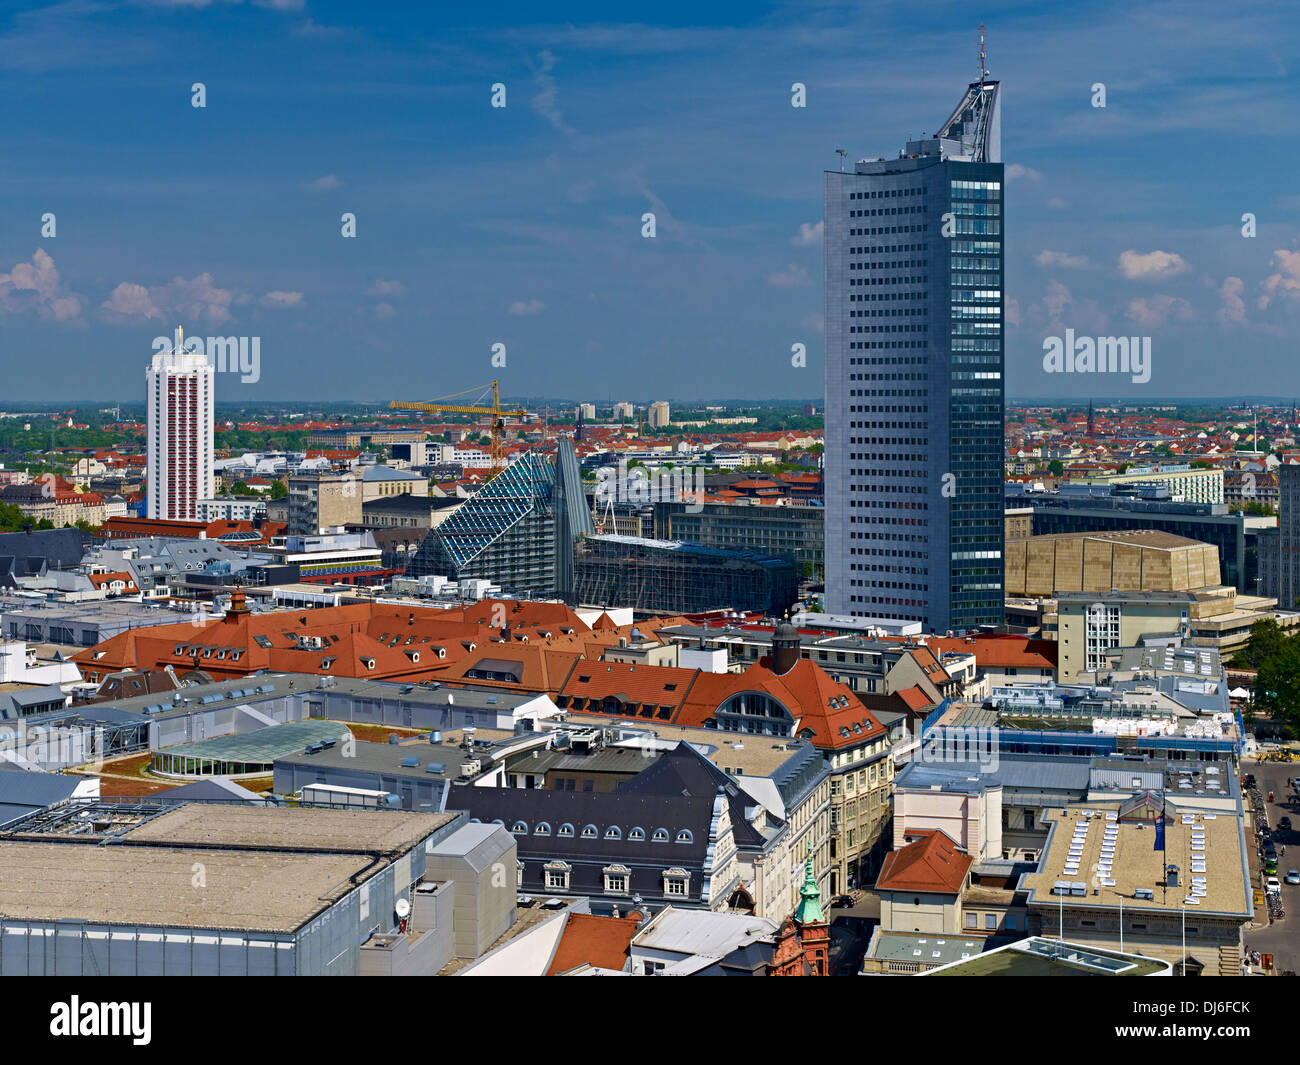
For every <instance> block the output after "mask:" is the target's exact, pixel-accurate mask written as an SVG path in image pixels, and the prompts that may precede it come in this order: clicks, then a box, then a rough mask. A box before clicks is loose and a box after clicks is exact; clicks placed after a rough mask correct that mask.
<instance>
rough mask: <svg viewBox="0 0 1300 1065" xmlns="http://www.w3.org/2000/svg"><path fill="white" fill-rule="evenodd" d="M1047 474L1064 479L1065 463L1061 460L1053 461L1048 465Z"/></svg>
mask: <svg viewBox="0 0 1300 1065" xmlns="http://www.w3.org/2000/svg"><path fill="white" fill-rule="evenodd" d="M1047 472H1048V473H1050V474H1051V475H1052V476H1053V477H1064V476H1065V463H1064V462H1062V461H1061V460H1060V459H1052V461H1051V462H1049V463H1048V464H1047Z"/></svg>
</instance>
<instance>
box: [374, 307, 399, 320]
mask: <svg viewBox="0 0 1300 1065" xmlns="http://www.w3.org/2000/svg"><path fill="white" fill-rule="evenodd" d="M396 313H397V308H396V307H394V306H393V305H392V304H391V303H381V304H379V305H377V306H376V307H375V317H376V318H378V319H380V320H381V321H383V320H385V319H388V318H392V317H393V315H395V314H396Z"/></svg>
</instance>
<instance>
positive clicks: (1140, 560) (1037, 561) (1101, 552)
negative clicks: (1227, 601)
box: [1006, 529, 1221, 597]
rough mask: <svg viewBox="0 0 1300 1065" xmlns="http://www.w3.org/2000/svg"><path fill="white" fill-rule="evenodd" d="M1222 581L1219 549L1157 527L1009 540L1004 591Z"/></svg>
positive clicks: (1170, 586) (1040, 592) (1183, 586)
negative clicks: (1156, 528) (1162, 530)
mask: <svg viewBox="0 0 1300 1065" xmlns="http://www.w3.org/2000/svg"><path fill="white" fill-rule="evenodd" d="M1220 584H1221V578H1220V569H1219V549H1218V548H1217V547H1215V546H1213V545H1212V544H1204V543H1201V542H1199V541H1197V540H1189V539H1187V538H1185V537H1182V536H1175V535H1173V534H1172V533H1166V532H1160V531H1158V530H1155V529H1138V530H1130V531H1124V532H1098V533H1066V534H1061V535H1056V536H1031V537H1028V538H1027V539H1019V540H1014V541H1013V540H1011V539H1010V538H1008V542H1007V544H1006V594H1007V595H1009V596H1031V597H1049V596H1053V595H1055V594H1056V593H1057V592H1108V591H1110V590H1111V589H1115V590H1117V591H1121V592H1170V591H1195V590H1198V589H1201V588H1211V587H1218V586H1219V585H1220Z"/></svg>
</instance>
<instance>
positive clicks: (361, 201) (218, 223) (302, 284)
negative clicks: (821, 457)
mask: <svg viewBox="0 0 1300 1065" xmlns="http://www.w3.org/2000/svg"><path fill="white" fill-rule="evenodd" d="M446 7H448V8H454V10H443V8H444V5H441V4H428V3H405V2H402V0H389V2H384V3H372V4H358V3H337V2H325V0H266V2H263V3H256V2H249V0H245V2H242V3H236V2H223V0H189V2H165V0H139V2H134V3H130V2H113V0H69V2H65V3H56V4H49V5H27V4H18V3H9V4H6V5H4V6H3V8H0V129H3V141H2V142H0V143H3V144H4V151H3V152H0V405H3V404H5V403H8V404H10V405H12V404H13V402H14V401H15V400H22V399H31V400H38V399H39V400H49V399H57V398H68V399H98V398H103V399H106V400H108V399H114V400H128V401H129V400H135V401H139V400H141V399H142V397H143V394H144V390H143V384H144V376H143V372H144V368H145V365H146V363H147V362H148V359H149V357H150V355H151V354H152V342H153V339H154V338H155V337H157V336H159V335H162V334H165V333H169V332H170V331H171V329H172V328H174V326H175V325H176V324H177V323H179V324H182V325H184V326H185V329H186V332H187V333H188V334H207V335H225V336H232V335H238V336H257V337H260V338H261V379H260V380H259V381H258V382H257V383H256V384H244V383H240V381H239V379H238V378H237V377H236V376H234V375H221V377H220V379H219V381H218V401H219V402H240V401H243V400H267V399H291V398H301V399H304V400H305V399H358V400H385V399H389V398H420V397H434V396H442V395H446V394H449V393H452V392H456V391H460V390H461V389H466V388H470V387H471V386H476V385H479V384H482V383H483V382H485V381H488V380H491V379H492V378H493V377H498V376H499V377H500V378H501V379H502V381H503V386H504V388H505V390H506V391H507V392H508V393H512V394H517V395H529V396H535V395H548V396H571V397H580V398H583V399H589V400H592V401H595V402H600V403H604V402H608V401H610V400H622V399H628V400H633V401H640V402H645V401H648V400H652V399H657V398H669V399H690V398H701V397H715V398H724V397H725V398H770V397H790V398H810V397H818V396H820V395H821V393H822V346H823V344H822V332H821V330H822V322H821V316H822V311H823V289H822V249H821V240H820V232H819V230H818V229H817V226H818V224H819V222H820V219H821V210H822V204H821V190H822V177H821V172H822V170H823V169H836V168H838V165H839V164H838V157H837V156H836V155H835V149H836V148H838V147H843V148H846V149H847V150H848V151H849V153H850V159H852V158H858V157H862V156H872V157H874V156H877V155H891V154H893V153H895V152H896V151H897V150H898V149H899V148H900V147H902V144H903V141H904V140H905V138H906V137H907V135H908V134H912V135H917V134H920V133H921V132H923V131H924V132H932V131H933V130H934V128H935V127H936V126H937V125H938V124H939V123H940V122H941V121H942V120H943V119H944V118H946V117H947V115H948V113H949V111H950V110H951V108H952V107H953V105H954V104H955V103H956V102H957V100H958V98H959V96H960V93H961V91H962V89H963V88H964V86H965V85H966V83H967V82H969V81H970V80H972V79H973V78H974V77H976V76H977V74H978V65H977V46H978V29H979V20H980V19H981V18H982V19H983V21H984V23H985V30H986V39H987V52H988V56H989V67H990V69H991V71H992V76H993V77H996V78H999V79H1001V80H1002V82H1003V96H1004V99H1003V111H1002V131H1003V157H1004V160H1005V161H1006V162H1007V164H1008V168H1009V171H1008V190H1007V208H1006V214H1007V218H1006V233H1007V271H1006V273H1007V297H1008V317H1009V320H1010V322H1009V326H1008V331H1007V332H1008V360H1007V361H1008V370H1007V388H1008V394H1009V396H1011V397H1065V398H1075V399H1079V400H1086V399H1087V398H1089V397H1090V396H1095V397H1096V398H1098V399H1110V398H1119V397H1123V398H1131V399H1142V398H1151V397H1165V396H1207V395H1217V394H1224V395H1226V394H1232V395H1240V394H1243V393H1258V394H1276V395H1280V396H1286V397H1289V396H1291V395H1295V394H1300V358H1298V357H1297V355H1298V354H1300V353H1298V352H1297V345H1296V340H1295V337H1296V327H1297V324H1298V323H1300V242H1298V241H1297V235H1298V233H1300V229H1298V228H1297V224H1298V223H1300V183H1298V182H1300V179H1298V178H1297V174H1298V173H1300V167H1298V166H1297V151H1296V148H1295V135H1294V131H1295V115H1296V114H1297V113H1298V112H1300V98H1298V97H1300V93H1298V92H1297V89H1296V84H1295V77H1296V71H1297V70H1300V50H1298V45H1300V20H1297V19H1296V18H1295V17H1294V15H1293V14H1292V13H1291V10H1290V8H1289V7H1288V6H1287V5H1278V4H1275V3H1253V2H1250V0H1245V2H1239V3H1235V4H1233V5H1221V4H1208V3H1197V2H1183V3H1141V2H1138V3H1132V2H1129V0H1126V2H1122V3H1079V4H1072V5H1040V4H1031V3H1014V2H1002V3H992V2H991V3H986V4H985V5H984V6H983V10H982V11H976V10H975V9H973V8H972V7H971V6H970V5H969V4H957V3H945V2H927V3H925V4H908V5H900V4H897V3H876V2H858V3H849V4H841V3H816V2H813V3H808V2H801V3H793V4H789V5H785V4H761V3H757V4H756V3H747V4H732V3H726V4H712V5H703V6H701V5H696V4H685V3H678V4H668V5H655V6H653V7H647V6H643V5H636V6H632V5H629V6H628V11H629V15H628V17H629V19H635V21H627V22H620V21H614V20H615V19H616V18H617V11H616V10H614V9H613V8H612V7H611V5H609V4H607V3H602V4H596V3H581V4H575V3H566V4H564V5H551V6H547V5H540V4H532V5H524V4H517V5H516V4H509V3H504V4H503V3H494V4H477V5H474V4H471V5H446ZM543 11H548V12H550V14H545V15H544V14H542V13H541V12H543ZM796 81H797V82H802V83H804V84H805V85H806V86H807V107H806V108H802V109H796V108H793V107H791V105H790V98H791V91H790V88H791V85H792V83H794V82H796ZM195 82H202V83H203V84H204V86H205V88H206V96H207V106H206V107H205V108H202V109H198V108H194V107H192V106H191V85H192V84H193V83H195ZM496 82H501V83H504V84H505V86H506V102H507V106H506V107H505V108H504V109H493V108H492V107H491V106H490V99H491V87H492V85H493V84H494V83H496ZM1098 82H1101V83H1104V84H1105V86H1106V103H1107V106H1106V107H1105V108H1104V109H1099V108H1094V107H1093V106H1092V105H1091V97H1092V86H1093V85H1094V84H1095V83H1098ZM646 211H653V212H654V213H655V214H656V216H657V223H658V225H657V236H656V237H655V238H654V239H653V240H647V239H644V238H643V237H642V236H641V222H640V219H641V216H642V214H643V213H644V212H646ZM46 212H53V213H54V214H55V217H56V224H57V235H56V236H55V237H53V238H52V239H51V238H42V236H41V217H42V215H43V214H45V213H46ZM344 212H352V213H354V214H355V216H356V225H357V237H356V239H343V238H342V237H341V236H340V216H341V215H342V214H343V213H344ZM1247 212H1251V213H1253V214H1254V215H1255V216H1256V220H1257V221H1256V224H1257V235H1256V236H1255V237H1254V238H1250V239H1247V238H1244V237H1243V236H1242V233H1241V228H1242V222H1241V216H1242V215H1243V214H1245V213H1247ZM1065 328H1072V329H1074V330H1075V332H1076V333H1077V334H1080V335H1110V334H1125V335H1136V334H1141V335H1147V336H1151V337H1152V348H1153V357H1152V361H1153V366H1152V375H1151V380H1150V382H1149V383H1147V384H1145V385H1133V384H1131V383H1129V382H1128V380H1127V379H1126V378H1124V379H1121V378H1117V377H1116V376H1114V375H1091V376H1080V375H1059V374H1058V375H1048V374H1045V373H1044V372H1043V369H1042V356H1043V346H1042V345H1043V340H1044V338H1045V337H1046V336H1049V335H1055V334H1059V333H1060V332H1061V331H1063V330H1064V329H1065ZM494 343H503V344H505V345H506V367H505V368H504V369H499V370H498V369H494V368H493V367H492V365H491V363H490V358H491V347H492V345H493V344H494ZM794 343H804V344H806V345H807V349H808V356H809V357H808V365H807V366H806V367H805V368H795V367H792V366H791V365H790V348H791V345H792V344H794Z"/></svg>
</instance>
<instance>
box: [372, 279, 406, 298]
mask: <svg viewBox="0 0 1300 1065" xmlns="http://www.w3.org/2000/svg"><path fill="white" fill-rule="evenodd" d="M367 291H368V292H369V294H370V295H372V296H405V295H406V286H405V285H403V284H402V283H401V282H400V281H385V280H383V279H382V278H380V279H379V280H377V281H376V282H375V283H374V284H373V285H371V286H370V288H369V289H368V290H367Z"/></svg>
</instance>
